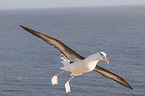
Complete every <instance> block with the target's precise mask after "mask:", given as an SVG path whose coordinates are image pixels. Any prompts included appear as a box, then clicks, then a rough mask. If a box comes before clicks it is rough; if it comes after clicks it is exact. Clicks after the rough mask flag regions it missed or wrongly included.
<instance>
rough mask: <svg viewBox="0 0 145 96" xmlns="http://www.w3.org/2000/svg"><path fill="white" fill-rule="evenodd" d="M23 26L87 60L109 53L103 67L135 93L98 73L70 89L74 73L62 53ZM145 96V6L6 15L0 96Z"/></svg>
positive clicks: (1, 18) (1, 25)
mask: <svg viewBox="0 0 145 96" xmlns="http://www.w3.org/2000/svg"><path fill="white" fill-rule="evenodd" d="M19 25H23V26H26V27H29V28H32V29H35V30H37V31H40V32H43V33H45V34H48V35H51V36H53V37H56V38H58V39H60V40H61V41H62V42H64V43H65V44H66V45H68V46H70V47H71V48H72V49H74V50H75V51H76V52H78V53H79V54H81V55H82V56H84V57H86V56H88V55H91V54H93V53H96V52H98V51H104V52H106V53H107V57H108V59H109V60H110V63H109V64H106V62H104V61H100V62H99V63H98V65H99V66H101V67H103V68H105V69H107V70H109V71H112V72H114V73H116V74H118V75H120V76H121V77H123V78H124V79H125V80H126V81H127V82H128V83H129V84H130V85H131V86H132V87H133V88H134V90H130V89H128V88H125V87H124V86H121V85H120V84H118V83H116V82H114V81H113V80H110V79H107V78H105V77H103V76H102V75H101V74H99V73H96V72H95V71H92V72H89V73H85V74H83V75H81V76H76V77H75V78H73V79H72V80H71V82H70V86H71V90H72V92H71V93H69V94H67V93H65V89H64V84H65V82H66V81H67V80H68V79H69V78H70V72H65V73H63V74H61V75H60V76H59V78H58V79H59V84H58V85H55V86H52V84H51V82H50V81H51V78H52V77H53V75H55V74H57V73H59V72H60V71H61V70H60V69H59V68H60V67H62V66H63V64H61V63H60V62H61V60H60V52H59V51H58V50H56V49H55V48H53V47H52V46H50V45H48V44H47V43H45V42H44V41H43V40H41V39H39V38H38V37H35V36H33V35H31V34H30V33H28V32H26V31H24V30H23V29H22V28H20V27H19ZM68 95H70V96H145V6H114V7H76V8H48V9H47V8H46V9H10V10H0V96H68Z"/></svg>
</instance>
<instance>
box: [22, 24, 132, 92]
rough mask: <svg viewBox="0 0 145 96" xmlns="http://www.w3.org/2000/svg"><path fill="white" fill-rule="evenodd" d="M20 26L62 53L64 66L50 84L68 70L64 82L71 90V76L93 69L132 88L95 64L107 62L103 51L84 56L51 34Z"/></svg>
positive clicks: (67, 90)
mask: <svg viewBox="0 0 145 96" xmlns="http://www.w3.org/2000/svg"><path fill="white" fill-rule="evenodd" d="M20 27H22V28H23V29H24V30H26V31H28V32H30V33H32V34H33V35H35V36H37V37H39V38H41V39H43V40H44V41H45V42H47V43H48V44H50V45H53V46H54V47H55V48H57V49H58V50H59V51H60V52H61V53H62V55H63V57H61V59H62V60H63V61H62V62H61V63H63V65H64V66H63V67H61V68H60V69H61V70H62V71H61V72H60V73H58V74H57V75H54V76H53V77H52V79H51V83H52V85H54V84H58V80H57V77H58V75H60V74H61V73H63V72H64V71H70V72H71V73H72V74H71V78H70V79H69V80H68V81H67V82H66V83H65V90H66V93H68V92H71V89H70V85H69V82H70V80H71V79H72V78H74V76H79V75H81V74H83V73H87V72H90V71H93V70H94V71H96V72H98V73H100V74H102V75H103V76H104V77H107V78H109V79H112V80H114V81H116V82H118V83H119V84H121V85H123V86H125V87H127V88H129V89H133V88H132V87H131V86H130V85H129V84H128V83H127V82H126V81H125V80H124V79H123V78H122V77H120V76H119V75H117V74H114V73H112V72H110V71H108V70H106V69H104V68H102V67H100V66H98V65H97V63H98V62H99V60H104V61H106V62H107V63H109V60H108V59H107V57H106V53H105V52H101V51H100V52H98V53H95V54H93V55H90V56H88V57H86V58H85V57H83V56H81V55H79V54H78V53H77V52H75V51H74V50H73V49H71V48H70V47H68V46H67V45H66V44H64V43H63V42H61V41H60V40H59V39H56V38H54V37H52V36H49V35H46V34H44V33H41V32H38V31H35V30H33V29H30V28H27V27H24V26H21V25H20Z"/></svg>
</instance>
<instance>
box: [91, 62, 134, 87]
mask: <svg viewBox="0 0 145 96" xmlns="http://www.w3.org/2000/svg"><path fill="white" fill-rule="evenodd" d="M94 70H95V71H96V72H98V73H100V74H102V75H103V76H104V77H106V78H109V79H112V80H114V81H116V82H118V83H119V84H121V85H123V86H125V87H127V88H129V89H132V90H133V88H132V87H131V86H130V85H129V84H128V83H127V82H126V81H125V80H124V79H123V78H122V77H120V76H119V75H117V74H114V73H112V72H110V71H108V70H106V69H104V68H102V67H100V66H98V65H96V67H95V69H94Z"/></svg>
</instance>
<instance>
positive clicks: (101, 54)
mask: <svg viewBox="0 0 145 96" xmlns="http://www.w3.org/2000/svg"><path fill="white" fill-rule="evenodd" d="M98 54H99V56H98V59H99V60H104V61H106V62H107V64H109V60H108V59H107V57H106V53H105V52H101V51H100V52H98Z"/></svg>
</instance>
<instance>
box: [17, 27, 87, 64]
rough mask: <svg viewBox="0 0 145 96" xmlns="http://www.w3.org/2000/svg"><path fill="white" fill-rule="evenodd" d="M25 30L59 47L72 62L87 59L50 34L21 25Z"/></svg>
mask: <svg viewBox="0 0 145 96" xmlns="http://www.w3.org/2000/svg"><path fill="white" fill-rule="evenodd" d="M20 27H22V28H23V29H24V30H26V31H28V32H30V33H32V34H33V35H35V36H37V37H39V38H41V39H43V40H44V41H45V42H47V43H48V44H50V45H53V46H54V47H55V48H57V49H58V50H59V51H60V52H61V53H62V54H63V55H65V56H66V58H67V59H69V60H70V61H71V62H73V61H77V60H82V59H85V58H84V57H83V56H80V55H79V54H78V53H77V52H75V51H74V50H73V49H71V48H70V47H68V46H67V45H65V44H64V43H63V42H61V41H60V40H58V39H56V38H54V37H51V36H49V35H46V34H44V33H41V32H38V31H35V30H33V29H30V28H27V27H24V26H21V25H20Z"/></svg>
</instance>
